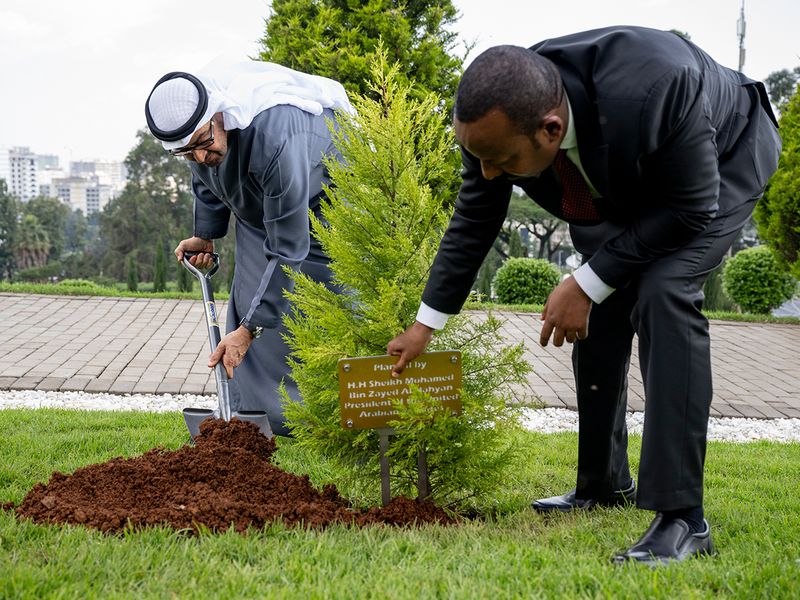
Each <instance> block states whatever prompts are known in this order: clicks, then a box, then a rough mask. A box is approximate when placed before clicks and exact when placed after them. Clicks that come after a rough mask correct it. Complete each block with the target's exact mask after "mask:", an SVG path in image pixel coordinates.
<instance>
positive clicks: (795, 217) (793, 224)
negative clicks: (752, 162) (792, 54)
mask: <svg viewBox="0 0 800 600" xmlns="http://www.w3.org/2000/svg"><path fill="white" fill-rule="evenodd" d="M780 126H781V138H783V150H782V151H781V156H780V160H779V161H778V171H777V172H776V173H775V174H774V175H773V176H772V178H771V179H770V180H769V184H768V185H767V189H766V191H765V193H764V197H763V198H762V199H761V201H760V202H759V203H758V204H757V205H756V210H755V218H756V222H757V223H758V232H759V235H760V236H761V238H762V239H764V240H766V241H767V242H768V243H769V245H770V246H772V248H773V249H774V250H775V252H776V255H777V257H778V260H779V261H780V264H781V267H782V268H785V269H789V270H790V271H791V273H792V274H793V275H794V276H795V277H796V278H798V279H800V92H795V94H794V95H793V96H792V97H791V99H790V100H789V102H788V103H787V105H786V107H785V109H784V110H783V112H782V114H781V119H780Z"/></svg>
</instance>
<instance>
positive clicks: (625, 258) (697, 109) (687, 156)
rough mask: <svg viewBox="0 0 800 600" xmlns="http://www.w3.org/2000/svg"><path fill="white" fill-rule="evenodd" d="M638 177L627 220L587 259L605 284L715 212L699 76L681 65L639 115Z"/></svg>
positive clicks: (615, 282) (711, 150)
mask: <svg viewBox="0 0 800 600" xmlns="http://www.w3.org/2000/svg"><path fill="white" fill-rule="evenodd" d="M641 119H642V122H641V127H640V130H641V131H642V136H643V137H642V140H641V147H642V148H643V155H642V159H641V169H642V176H643V177H644V178H645V180H646V181H647V182H648V185H647V188H648V189H650V190H652V191H651V194H652V196H651V197H650V198H643V199H642V202H641V206H643V207H646V208H643V210H642V211H641V212H640V214H638V215H635V216H634V218H633V221H632V223H631V225H630V226H629V227H628V228H627V229H626V230H625V231H623V232H622V233H621V234H620V235H619V236H617V237H615V238H613V239H611V240H609V241H608V242H607V243H606V244H604V245H603V246H602V247H601V248H600V249H599V250H598V251H597V252H596V253H595V254H594V255H593V256H592V258H591V259H590V260H589V265H591V267H592V270H593V271H594V272H595V273H596V274H597V275H598V276H599V277H600V279H602V280H603V281H604V282H605V283H606V284H608V285H609V286H611V287H614V288H619V287H622V286H623V285H625V284H626V283H628V282H629V281H630V280H631V279H632V278H633V277H634V276H636V275H637V274H638V273H639V272H641V271H642V270H643V269H644V267H645V266H646V265H647V264H649V263H651V262H653V261H655V260H657V259H658V258H660V257H662V256H665V255H667V254H670V253H672V252H675V251H676V250H678V249H680V248H681V247H683V246H684V245H685V244H686V243H688V242H689V241H690V240H691V239H692V238H693V237H695V236H696V235H697V234H698V233H699V232H701V231H703V230H704V229H705V228H706V226H707V225H708V223H709V222H710V221H711V219H712V218H713V217H714V215H715V214H716V212H717V208H718V198H719V183H720V176H719V167H718V161H717V149H716V144H715V141H714V135H715V130H714V127H713V125H712V123H711V115H710V107H709V104H708V101H707V99H706V97H705V94H704V93H703V85H702V79H701V75H700V74H699V73H697V72H696V71H694V70H692V69H690V68H688V67H686V68H683V69H682V70H681V71H679V72H677V73H675V72H671V73H669V74H668V75H666V76H664V77H662V78H661V79H660V80H659V81H658V82H657V83H656V84H655V85H654V86H653V89H652V90H651V91H650V94H649V96H648V98H647V101H646V102H645V105H644V109H643V112H642V115H641Z"/></svg>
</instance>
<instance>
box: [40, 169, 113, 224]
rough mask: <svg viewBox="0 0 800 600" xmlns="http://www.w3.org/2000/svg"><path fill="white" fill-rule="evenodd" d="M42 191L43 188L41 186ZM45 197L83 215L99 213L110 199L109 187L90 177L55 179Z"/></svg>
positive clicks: (110, 191) (96, 178)
mask: <svg viewBox="0 0 800 600" xmlns="http://www.w3.org/2000/svg"><path fill="white" fill-rule="evenodd" d="M43 190H44V186H43ZM47 195H48V196H52V197H54V198H58V199H59V200H61V201H62V202H63V203H64V204H67V205H68V206H69V207H70V208H71V209H72V210H75V209H77V210H80V211H81V212H82V213H83V214H85V215H89V214H91V213H95V212H99V211H101V210H102V209H103V208H104V207H105V205H106V204H108V201H109V200H110V199H111V198H112V190H111V186H110V185H108V184H105V183H100V181H99V178H98V177H96V176H92V177H55V178H53V180H52V182H51V183H50V184H49V186H48V188H47Z"/></svg>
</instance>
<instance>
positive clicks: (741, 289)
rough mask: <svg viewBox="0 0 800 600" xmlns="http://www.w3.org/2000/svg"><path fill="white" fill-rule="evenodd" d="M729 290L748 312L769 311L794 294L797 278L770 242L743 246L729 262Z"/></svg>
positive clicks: (724, 275)
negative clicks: (782, 261) (747, 246)
mask: <svg viewBox="0 0 800 600" xmlns="http://www.w3.org/2000/svg"><path fill="white" fill-rule="evenodd" d="M722 285H723V288H724V290H725V293H726V294H728V296H730V298H731V299H732V300H733V301H734V302H736V304H738V305H739V306H740V307H741V309H742V310H743V311H745V312H749V313H755V314H766V313H769V312H770V311H771V310H772V309H773V308H776V307H778V306H780V305H781V304H783V303H784V302H785V301H786V300H788V299H789V298H791V297H792V294H793V293H794V289H795V285H796V282H795V280H794V278H793V277H792V276H791V275H789V274H788V273H786V272H785V270H784V269H783V268H781V266H780V264H779V262H778V259H777V258H776V257H775V254H774V252H773V251H772V249H771V248H769V247H768V246H757V247H755V248H748V249H747V250H742V251H741V252H739V253H738V254H736V255H735V256H733V257H732V258H729V259H728V260H727V262H726V263H725V268H724V269H723V271H722Z"/></svg>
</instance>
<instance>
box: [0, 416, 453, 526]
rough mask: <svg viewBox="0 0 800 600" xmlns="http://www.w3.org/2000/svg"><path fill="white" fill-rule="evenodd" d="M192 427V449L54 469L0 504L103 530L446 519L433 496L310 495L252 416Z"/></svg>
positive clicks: (331, 491) (332, 491)
mask: <svg viewBox="0 0 800 600" xmlns="http://www.w3.org/2000/svg"><path fill="white" fill-rule="evenodd" d="M200 433H201V435H200V436H198V438H197V440H196V445H195V446H184V447H183V448H180V449H178V450H175V451H167V450H164V449H162V448H156V449H153V450H150V451H149V452H147V453H146V454H144V455H142V456H139V457H136V458H113V459H111V460H109V461H108V462H105V463H101V464H96V465H89V466H87V467H83V468H80V469H77V470H76V471H75V472H74V473H72V474H71V475H65V474H63V473H59V472H55V473H53V474H52V476H51V477H50V481H48V482H47V484H42V483H37V484H36V485H35V486H34V487H33V489H31V491H30V492H28V494H27V495H26V496H25V498H24V499H23V500H22V503H21V504H20V505H19V506H17V507H14V506H13V504H7V505H5V506H3V508H5V509H7V510H12V509H13V510H14V511H15V512H16V513H17V515H19V516H20V517H26V518H30V519H32V520H33V521H35V522H37V523H72V524H81V525H85V526H87V527H93V528H96V529H100V530H101V531H104V532H119V531H122V530H123V529H125V528H128V527H130V528H134V529H141V528H143V527H146V526H148V525H167V526H170V527H173V528H175V529H181V530H184V529H185V530H188V531H197V530H198V528H202V527H206V528H208V529H210V530H212V531H220V530H225V529H228V528H229V527H234V528H235V529H236V530H237V531H244V530H246V529H247V528H248V527H254V528H257V529H258V528H261V527H263V525H264V524H265V523H270V522H273V521H283V522H284V523H286V524H287V525H303V526H306V527H314V528H322V527H325V526H326V525H328V524H330V523H334V522H339V523H355V524H357V525H370V524H381V523H386V524H392V525H410V524H413V523H431V522H439V523H442V524H451V523H453V521H452V519H450V518H449V517H448V516H447V515H446V514H445V513H444V511H442V509H440V508H438V507H436V506H435V505H433V504H432V503H418V502H416V501H415V500H410V499H408V498H403V497H397V498H394V499H393V500H392V502H391V503H390V504H389V505H388V506H386V507H383V508H372V509H369V510H368V511H358V510H354V509H352V508H351V507H350V506H349V504H348V502H347V501H346V500H344V499H343V498H342V497H341V496H340V495H339V492H338V491H337V490H336V487H335V486H333V485H328V486H325V488H324V489H323V490H322V492H319V491H317V490H316V489H314V488H313V487H312V486H311V484H310V482H309V479H308V476H299V475H294V474H292V473H287V472H286V471H283V470H281V469H279V468H278V467H276V466H275V465H273V464H272V463H271V462H270V458H271V456H272V453H273V452H274V450H275V442H274V440H270V439H267V438H266V437H264V436H263V435H261V433H259V431H258V428H257V427H256V426H255V425H253V424H252V423H247V422H244V421H238V420H235V419H234V420H233V421H231V422H230V423H226V422H225V421H205V422H204V423H203V424H202V425H201V428H200Z"/></svg>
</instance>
